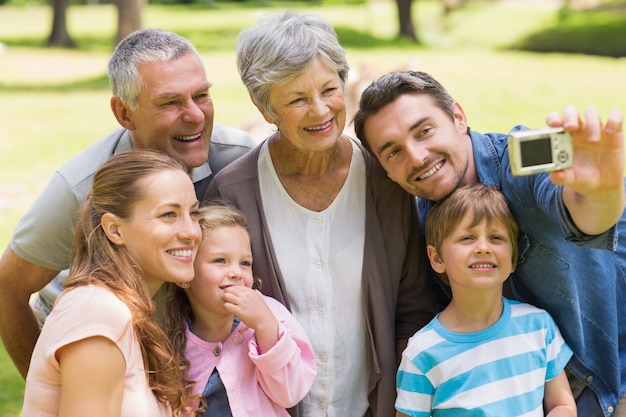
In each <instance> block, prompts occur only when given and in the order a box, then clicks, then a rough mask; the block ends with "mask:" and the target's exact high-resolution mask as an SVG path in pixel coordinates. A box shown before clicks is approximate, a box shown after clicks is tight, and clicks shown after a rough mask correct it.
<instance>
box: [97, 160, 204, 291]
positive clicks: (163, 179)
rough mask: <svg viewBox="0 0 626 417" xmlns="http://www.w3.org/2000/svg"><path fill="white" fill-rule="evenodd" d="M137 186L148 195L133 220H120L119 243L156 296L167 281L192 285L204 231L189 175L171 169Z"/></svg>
mask: <svg viewBox="0 0 626 417" xmlns="http://www.w3.org/2000/svg"><path fill="white" fill-rule="evenodd" d="M138 185H139V187H140V189H141V190H142V191H143V196H142V198H140V199H139V200H138V201H137V203H136V204H135V205H134V206H133V208H132V211H131V215H130V217H129V218H127V219H120V218H116V219H115V222H114V226H113V227H114V231H115V232H116V236H115V237H114V239H118V240H116V243H117V244H121V245H124V246H125V247H126V249H127V250H128V252H129V253H130V254H131V256H132V257H133V260H134V261H135V262H136V264H137V265H138V266H139V267H140V268H141V270H142V272H143V279H144V281H145V282H146V285H147V286H148V289H149V290H150V292H151V293H154V292H156V290H157V289H158V288H159V287H160V286H161V285H162V284H163V283H164V282H175V283H183V282H189V281H191V280H192V279H193V277H194V270H193V260H194V257H195V255H196V252H197V250H198V246H199V245H200V240H201V237H202V232H201V230H200V225H199V224H198V201H197V199H196V194H195V191H194V188H193V184H192V182H191V180H190V179H189V176H188V175H187V174H186V173H185V172H183V171H182V170H166V171H161V172H158V173H155V174H152V175H149V176H147V177H145V178H142V179H141V180H139V181H138ZM108 218H110V216H109V217H107V219H108ZM105 221H106V220H105ZM103 227H107V226H103Z"/></svg>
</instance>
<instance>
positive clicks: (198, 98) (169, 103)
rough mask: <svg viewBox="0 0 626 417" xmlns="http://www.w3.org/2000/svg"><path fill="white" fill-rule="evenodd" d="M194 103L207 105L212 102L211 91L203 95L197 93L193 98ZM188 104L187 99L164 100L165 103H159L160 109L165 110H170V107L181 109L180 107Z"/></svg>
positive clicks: (202, 93)
mask: <svg viewBox="0 0 626 417" xmlns="http://www.w3.org/2000/svg"><path fill="white" fill-rule="evenodd" d="M192 99H193V101H194V102H195V103H196V104H201V103H205V102H207V101H209V100H211V95H210V94H209V91H208V90H207V91H204V92H201V93H197V94H195V95H194V96H193V97H192ZM185 102H186V98H185V97H182V96H181V97H173V98H172V99H169V100H164V101H163V102H161V103H159V107H164V108H168V107H179V106H184V105H185Z"/></svg>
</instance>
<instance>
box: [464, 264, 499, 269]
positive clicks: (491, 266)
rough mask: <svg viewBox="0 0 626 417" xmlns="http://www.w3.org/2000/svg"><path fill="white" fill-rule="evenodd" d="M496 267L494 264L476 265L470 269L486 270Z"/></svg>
mask: <svg viewBox="0 0 626 417" xmlns="http://www.w3.org/2000/svg"><path fill="white" fill-rule="evenodd" d="M495 267H496V266H495V265H494V264H476V265H471V266H470V268H471V269H485V268H495Z"/></svg>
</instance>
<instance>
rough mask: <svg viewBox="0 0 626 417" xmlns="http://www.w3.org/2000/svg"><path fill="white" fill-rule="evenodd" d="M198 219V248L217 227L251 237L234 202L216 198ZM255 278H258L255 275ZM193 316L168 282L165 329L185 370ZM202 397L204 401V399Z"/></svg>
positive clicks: (179, 292)
mask: <svg viewBox="0 0 626 417" xmlns="http://www.w3.org/2000/svg"><path fill="white" fill-rule="evenodd" d="M198 221H199V223H200V228H201V229H202V244H201V245H200V249H198V251H200V250H201V248H202V245H204V243H205V242H206V239H207V235H208V234H209V232H211V231H213V230H215V229H217V228H218V227H233V226H239V227H241V228H243V229H244V230H246V232H247V233H248V237H251V235H250V230H249V229H248V223H247V221H246V218H245V216H244V214H243V213H242V212H241V211H239V210H238V209H237V208H235V207H233V206H232V205H230V204H228V203H225V202H223V201H220V200H213V201H211V202H209V203H207V204H206V205H205V206H203V207H201V208H200V214H199V216H198ZM255 281H257V280H256V278H255ZM255 285H257V283H255ZM193 319H194V315H193V310H192V309H191V304H190V303H189V298H188V297H187V294H186V293H185V290H183V289H182V288H180V287H179V286H177V285H175V284H171V283H167V284H165V317H164V323H165V331H166V333H167V335H168V337H169V339H170V340H171V342H172V344H173V346H174V350H175V351H176V354H177V356H178V359H179V360H180V361H181V362H183V363H184V364H185V369H186V370H189V360H187V359H186V358H185V349H186V337H185V323H186V322H187V321H188V320H189V321H193ZM201 400H203V401H205V400H204V399H203V398H201ZM204 410H205V407H204V405H203V404H200V406H199V407H198V409H197V410H195V412H196V413H197V414H200V413H202V412H203V411H204Z"/></svg>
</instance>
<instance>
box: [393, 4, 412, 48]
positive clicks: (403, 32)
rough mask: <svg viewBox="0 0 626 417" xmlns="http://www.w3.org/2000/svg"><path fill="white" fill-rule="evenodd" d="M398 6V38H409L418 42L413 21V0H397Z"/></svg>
mask: <svg viewBox="0 0 626 417" xmlns="http://www.w3.org/2000/svg"><path fill="white" fill-rule="evenodd" d="M396 5H397V6H398V23H399V34H398V36H399V37H401V38H409V39H411V40H414V41H416V42H417V35H416V34H415V28H414V27H413V19H412V18H411V16H412V15H411V6H412V5H413V0H396Z"/></svg>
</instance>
